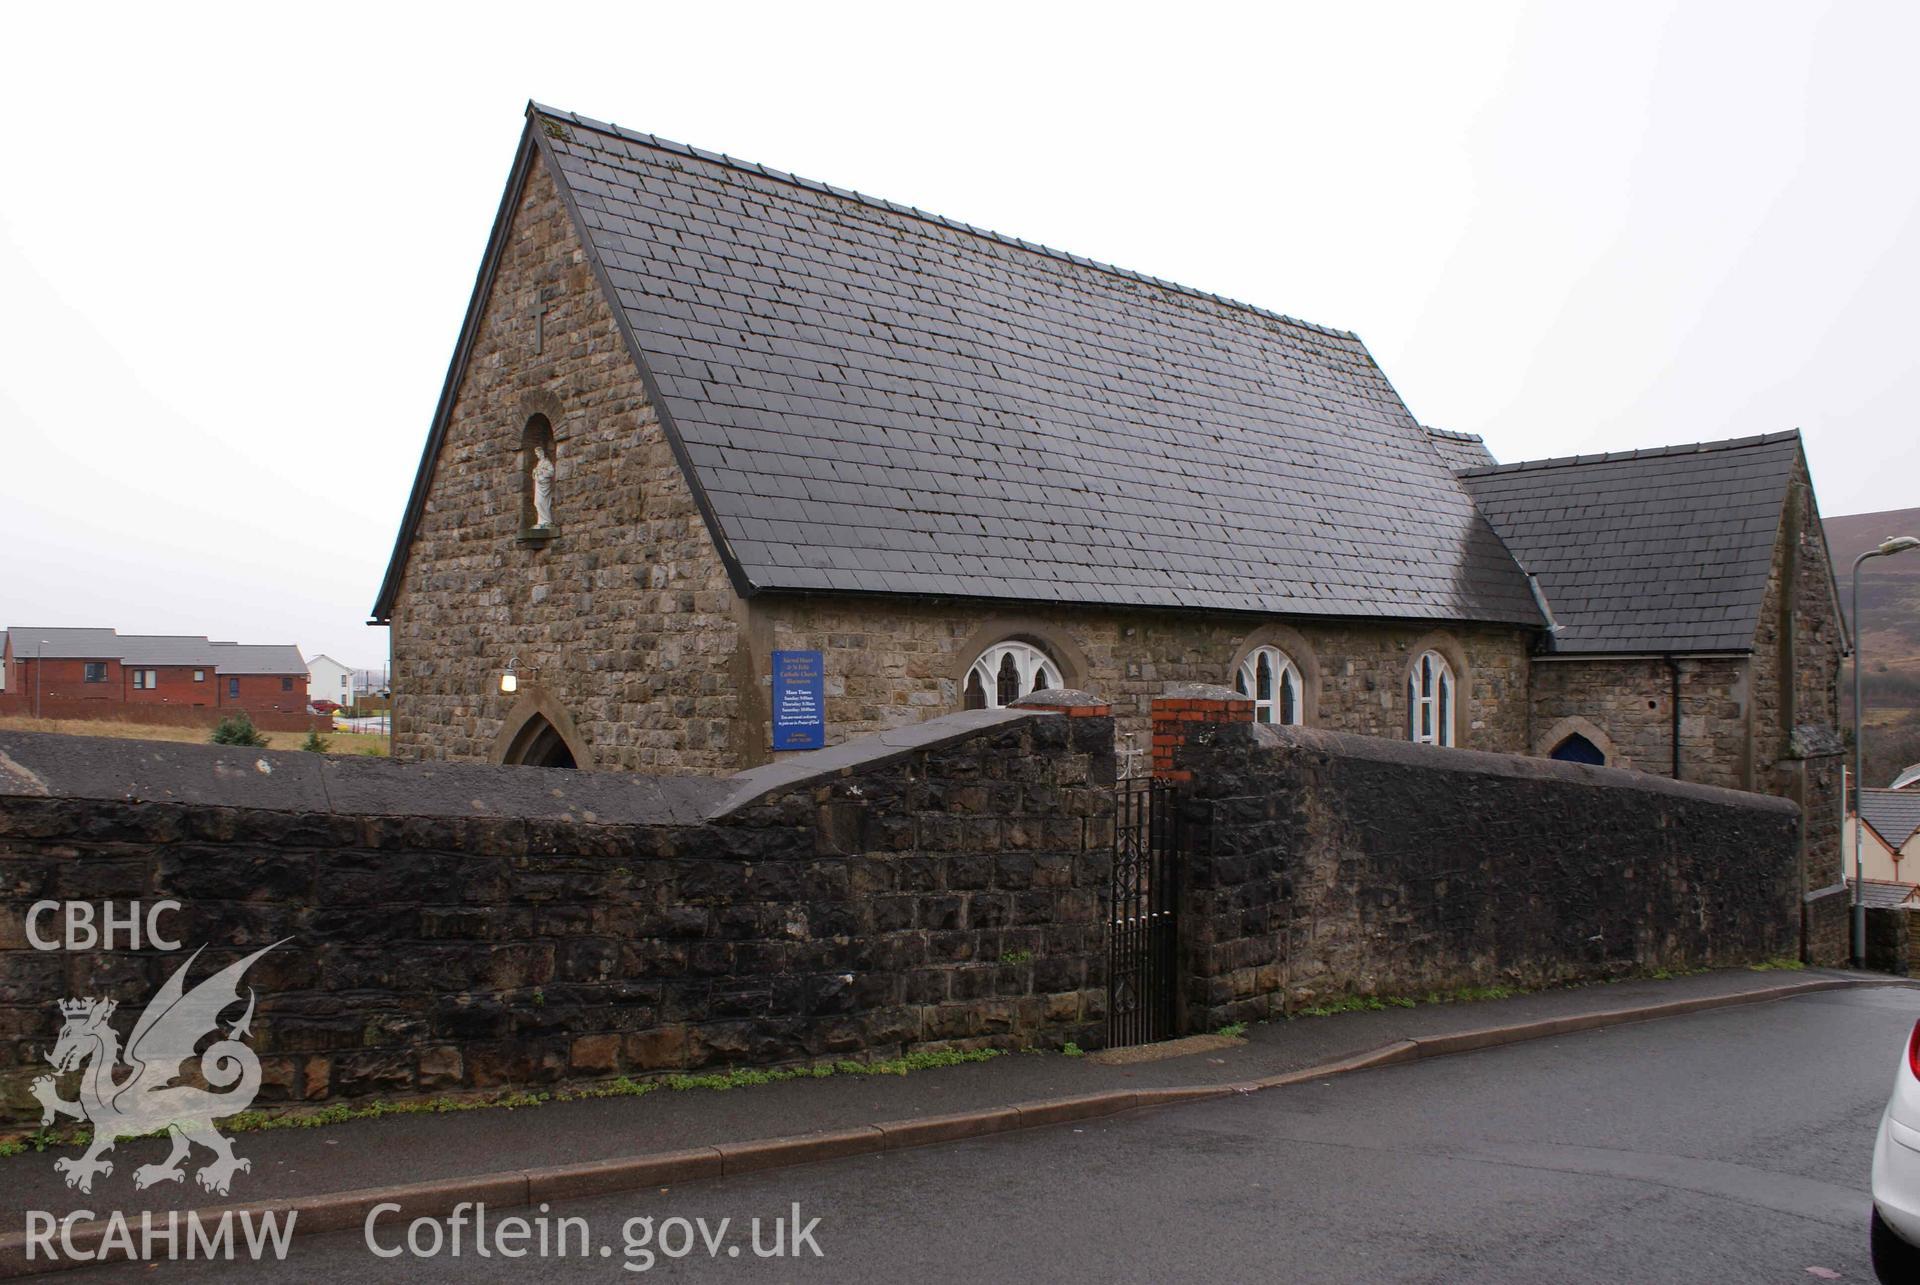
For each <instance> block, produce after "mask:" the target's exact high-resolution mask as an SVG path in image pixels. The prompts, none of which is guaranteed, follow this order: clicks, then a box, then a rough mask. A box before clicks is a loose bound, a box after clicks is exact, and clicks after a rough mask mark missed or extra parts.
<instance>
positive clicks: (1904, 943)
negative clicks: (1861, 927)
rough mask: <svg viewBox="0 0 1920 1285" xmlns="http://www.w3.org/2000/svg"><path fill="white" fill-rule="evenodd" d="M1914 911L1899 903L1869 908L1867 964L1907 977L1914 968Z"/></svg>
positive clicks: (1879, 970) (1878, 971)
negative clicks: (1898, 905)
mask: <svg viewBox="0 0 1920 1285" xmlns="http://www.w3.org/2000/svg"><path fill="white" fill-rule="evenodd" d="M1912 923H1913V912H1912V911H1910V910H1906V909H1902V908H1900V907H1897V906H1869V907H1867V961H1866V962H1867V967H1868V968H1870V969H1872V970H1873V971H1874V972H1876V973H1892V974H1894V975H1895V976H1896V977H1905V976H1907V975H1908V974H1909V973H1910V972H1911V971H1912V963H1913V957H1912V950H1911V940H1910V934H1911V931H1912V928H1911V925H1912Z"/></svg>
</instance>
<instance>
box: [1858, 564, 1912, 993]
mask: <svg viewBox="0 0 1920 1285" xmlns="http://www.w3.org/2000/svg"><path fill="white" fill-rule="evenodd" d="M1908 549H1920V538H1915V537H1914V536H1910V535H1890V536H1888V537H1887V538H1886V539H1884V540H1882V541H1881V542H1880V547H1879V548H1877V549H1868V550H1867V551H1866V552H1865V553H1863V554H1861V555H1860V556H1859V557H1857V558H1855V559H1854V560H1853V966H1854V967H1855V968H1864V967H1866V963H1867V885H1866V880H1865V878H1864V877H1863V876H1862V874H1861V861H1862V855H1861V854H1862V851H1863V849H1864V848H1865V847H1866V821H1865V820H1864V819H1863V818H1862V817H1861V815H1860V799H1861V794H1860V790H1861V787H1862V786H1863V785H1864V784H1865V782H1866V777H1865V775H1864V765H1865V762H1866V746H1865V744H1864V741H1863V729H1864V728H1865V726H1866V723H1865V720H1864V718H1863V711H1862V710H1861V708H1860V696H1861V688H1860V564H1861V563H1863V562H1865V561H1866V560H1867V559H1868V558H1886V557H1891V556H1892V555H1894V554H1896V553H1905V552H1906V551H1907V550H1908Z"/></svg>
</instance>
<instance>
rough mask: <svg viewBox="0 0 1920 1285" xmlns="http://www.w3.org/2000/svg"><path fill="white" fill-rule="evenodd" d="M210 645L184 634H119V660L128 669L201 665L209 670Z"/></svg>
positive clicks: (202, 638)
mask: <svg viewBox="0 0 1920 1285" xmlns="http://www.w3.org/2000/svg"><path fill="white" fill-rule="evenodd" d="M213 648H214V644H213V643H211V642H208V641H207V640H206V639H205V638H204V637H192V636H190V635H187V634H122V635H121V636H120V651H119V652H118V655H119V658H120V659H121V660H122V661H123V662H125V663H126V664H129V665H205V666H207V667H208V668H209V669H211V668H213V664H214V660H213Z"/></svg>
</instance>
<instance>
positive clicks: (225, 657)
mask: <svg viewBox="0 0 1920 1285" xmlns="http://www.w3.org/2000/svg"><path fill="white" fill-rule="evenodd" d="M213 663H214V664H215V665H217V666H218V667H219V669H220V672H221V673H222V674H296V675H304V674H305V673H306V672H307V662H306V661H305V660H303V659H302V658H301V656H300V649H299V648H298V647H295V646H292V645H291V644H288V645H284V646H283V645H278V644H271V643H267V644H249V643H227V642H223V643H215V644H213Z"/></svg>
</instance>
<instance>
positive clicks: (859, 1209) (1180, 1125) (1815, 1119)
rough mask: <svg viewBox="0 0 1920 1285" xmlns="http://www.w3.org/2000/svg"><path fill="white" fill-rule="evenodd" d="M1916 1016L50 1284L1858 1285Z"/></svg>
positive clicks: (1842, 1001) (1263, 1104)
mask: <svg viewBox="0 0 1920 1285" xmlns="http://www.w3.org/2000/svg"><path fill="white" fill-rule="evenodd" d="M1916 1017H1920V991H1914V990H1902V989H1891V988H1889V989H1867V990H1843V991H1831V992H1826V993H1822V994H1817V995H1812V996H1806V997H1803V998H1798V999H1793V1000H1787V1001H1783V1002H1779V1003H1771V1004H1760V1005H1753V1006H1748V1007H1740V1008H1731V1009H1724V1010H1719V1011H1715V1012H1710V1013H1704V1014H1700V1015H1697V1016H1692V1017H1684V1018H1671V1019H1666V1020H1663V1021H1657V1022H1647V1023H1641V1024H1638V1025H1632V1026H1623V1027H1616V1028H1612V1029H1609V1030H1604V1031H1596V1032H1591V1033H1587V1034H1580V1035H1572V1036H1566V1037H1562V1038H1557V1039H1551V1040H1541V1041H1535V1042H1533V1043H1528V1044H1520V1045H1515V1046H1511V1047H1508V1048H1503V1049H1496V1050H1490V1051H1487V1052H1484V1053H1477V1054H1469V1055H1464V1056H1458V1057H1449V1058H1439V1059H1434V1060H1431V1061H1425V1062H1419V1063H1414V1064H1409V1065H1404V1066H1395V1067H1387V1068H1382V1069H1379V1070H1374V1071H1367V1072H1361V1073H1358V1074H1353V1075H1348V1076H1345V1077H1342V1078H1338V1079H1333V1080H1327V1081H1321V1082H1316V1083H1310V1084H1303V1085H1299V1086H1295V1087H1291V1088H1286V1089H1279V1090H1270V1091H1268V1092H1265V1093H1260V1094H1255V1095H1250V1096H1246V1097H1241V1098H1235V1099H1230V1100H1223V1101H1214V1102H1207V1103H1201V1104H1197V1105H1194V1106H1187V1107H1178V1108H1166V1109H1159V1110H1154V1111H1145V1112H1135V1113H1132V1114H1128V1115H1124V1116H1119V1117H1112V1118H1108V1119H1104V1120H1099V1121H1094V1122H1089V1123H1085V1124H1082V1125H1072V1126H1060V1127H1057V1128H1052V1129H1045V1130H1036V1131H1031V1132H1024V1133H1017V1134H1009V1135H1002V1136H1000V1137H996V1138H987V1139H982V1140H978V1141H972V1142H966V1143H958V1144H952V1145H947V1146H939V1147H928V1148H922V1149H918V1150H912V1151H903V1152H890V1153H886V1154H881V1155H874V1156H867V1157H860V1158H856V1159H851V1160H845V1161H836V1162H832V1163H827V1164H819V1165H811V1166H805V1167H801V1168H796V1169H787V1170H781V1171H776V1172H771V1173H767V1174H761V1175H743V1176H740V1177H735V1178H728V1179H721V1180H715V1181H711V1182H702V1183H690V1184H686V1185H684V1186H681V1187H677V1188H675V1189H672V1190H658V1189H650V1190H646V1191H639V1192H631V1193H626V1194H622V1195H619V1196H614V1197H603V1198H596V1199H593V1200H585V1201H580V1202H577V1203H573V1204H569V1205H566V1206H562V1207H555V1208H553V1209H551V1210H549V1211H547V1213H546V1215H545V1219H546V1220H547V1227H548V1231H549V1242H550V1248H551V1245H552V1244H554V1243H557V1235H556V1233H555V1230H554V1229H555V1228H556V1227H557V1226H558V1223H557V1221H556V1220H558V1219H559V1218H561V1217H562V1216H569V1217H577V1218H581V1219H584V1220H586V1227H587V1229H588V1234H589V1235H590V1236H591V1237H592V1240H591V1243H590V1245H589V1246H588V1248H587V1251H586V1253H585V1255H584V1256H583V1255H582V1254H581V1252H580V1245H579V1229H578V1228H577V1227H571V1228H569V1229H568V1232H567V1236H566V1239H567V1248H568V1251H569V1252H568V1255H567V1256H566V1257H557V1256H553V1255H552V1254H551V1253H549V1256H548V1257H546V1258H540V1257H538V1256H537V1253H529V1254H528V1255H527V1256H526V1257H523V1258H517V1259H514V1258H503V1257H500V1256H498V1254H496V1255H495V1256H493V1257H489V1258H482V1257H477V1256H476V1255H475V1254H474V1252H473V1241H472V1236H473V1232H472V1228H471V1227H464V1228H462V1241H461V1248H462V1253H461V1254H460V1256H458V1257H454V1256H453V1255H452V1254H451V1253H450V1241H449V1239H448V1237H449V1232H448V1230H447V1228H446V1225H445V1224H444V1222H442V1223H440V1224H438V1225H437V1226H429V1227H423V1228H420V1229H417V1230H416V1231H415V1233H414V1234H415V1236H416V1244H417V1245H418V1246H419V1247H420V1248H421V1249H423V1250H424V1249H427V1248H429V1247H431V1246H432V1244H433V1243H434V1240H435V1238H436V1237H437V1238H438V1240H439V1243H440V1252H439V1255H438V1256H437V1257H433V1258H422V1257H417V1256H415V1255H414V1254H412V1253H410V1252H407V1251H406V1249H405V1246H406V1244H407V1237H408V1228H407V1226H406V1225H405V1224H404V1223H400V1222H387V1223H382V1224H379V1225H378V1226H377V1227H376V1229H375V1238H376V1241H377V1242H378V1243H379V1244H380V1246H381V1247H382V1248H384V1249H387V1250H396V1249H397V1250H399V1251H401V1252H400V1253H399V1255H398V1256H397V1257H393V1258H390V1259H383V1258H380V1257H376V1256H375V1255H374V1254H373V1253H372V1252H371V1251H370V1250H369V1249H368V1247H367V1244H366V1241H365V1238H364V1237H363V1236H362V1235H361V1234H360V1233H358V1232H353V1233H339V1234H333V1235H328V1236H317V1237H313V1238H310V1239H305V1240H296V1241H295V1242H294V1244H293V1248H292V1250H291V1253H290V1255H289V1257H288V1259H287V1261H286V1262H284V1263H281V1264H264V1265H257V1264H253V1263H238V1264H234V1265H231V1266H224V1265H222V1266H209V1265H206V1264H193V1265H187V1264H166V1263H163V1264H161V1265H159V1266H157V1267H133V1268H129V1267H118V1268H106V1269H93V1270H91V1271H83V1272H81V1273H78V1274H76V1275H72V1276H69V1277H68V1279H73V1280H85V1281H89V1282H96V1281H105V1280H126V1281H132V1280H140V1281H149V1282H151V1281H168V1280H186V1279H192V1280H193V1281H194V1282H196V1285H199V1283H200V1282H211V1281H243V1280H244V1281H249V1282H257V1281H268V1280H271V1281H288V1282H292V1281H314V1280H355V1281H385V1280H393V1281H400V1280H407V1281H414V1280H436V1281H437V1280H444V1281H532V1280H542V1281H545V1280H566V1281H572V1280H619V1279H634V1278H635V1277H636V1276H641V1275H644V1276H646V1277H652V1278H666V1279H672V1280H683V1279H688V1278H695V1279H701V1280H723V1281H725V1280H740V1281H756V1280H757V1281H782V1282H784V1281H788V1280H818V1281H835V1282H841V1281H846V1282H876V1283H885V1285H903V1283H908V1285H916V1283H919V1282H939V1281H967V1282H981V1281H993V1280H1032V1281H1075V1282H1077V1281H1086V1282H1100V1283H1101V1285H1108V1283H1110V1282H1116V1281H1173V1280H1206V1281H1430V1282H1455V1281H1472V1282H1475V1283H1476V1285H1482V1283H1490V1282H1528V1283H1529V1285H1531V1283H1533V1282H1542V1281H1552V1282H1556V1283H1564V1282H1579V1281H1596V1282H1597V1281H1606V1282H1618V1281H1660V1282H1691V1281H1699V1282H1740V1283H1742V1285H1747V1283H1751V1282H1769V1281H1777V1282H1783V1283H1785V1282H1799V1283H1801V1285H1805V1283H1807V1282H1813V1281H1820V1280H1834V1279H1838V1280H1844V1281H1869V1280H1871V1279H1872V1276H1871V1271H1870V1268H1869V1266H1868V1262H1867V1236H1866V1221H1867V1195H1866V1183H1867V1170H1868V1161H1869V1157H1870V1155H1871V1152H1872V1145H1873V1132H1874V1127H1875V1124H1876V1122H1877V1120H1878V1117H1879V1113H1880V1110H1881V1108H1882V1107H1883V1106H1884V1104H1885V1100H1886V1094H1887V1091H1888V1089H1889V1087H1890V1086H1891V1083H1892V1074H1893V1068H1894V1065H1895V1061H1896V1059H1897V1058H1898V1056H1899V1055H1900V1050H1901V1049H1902V1047H1903V1045H1904V1041H1905V1039H1906V1036H1907V1033H1908V1032H1909V1031H1910V1030H1911V1029H1912V1026H1913V1023H1914V1020H1915V1019H1916ZM748 1091H749V1092H750V1091H751V1090H748ZM485 1121H486V1117H485V1115H476V1116H475V1117H474V1119H473V1127H475V1128H484V1127H486V1125H485ZM512 1159H513V1158H512V1157H511V1156H504V1155H503V1156H501V1157H500V1167H502V1168H505V1167H508V1166H509V1165H511V1163H512ZM796 1205H797V1206H798V1208H799V1211H800V1218H799V1223H800V1225H801V1226H803V1227H807V1230H808V1231H809V1237H808V1238H807V1239H806V1240H804V1241H803V1242H802V1243H801V1245H800V1247H799V1250H800V1254H801V1256H800V1257H799V1258H794V1257H791V1256H783V1257H778V1258H774V1257H767V1258H762V1257H758V1256H756V1254H755V1248H756V1246H755V1243H754V1240H753V1236H752V1223H751V1220H752V1219H753V1218H755V1217H758V1218H759V1219H760V1220H761V1226H760V1228H759V1244H758V1248H759V1249H760V1250H763V1251H765V1250H770V1249H772V1248H773V1244H774V1242H773V1234H774V1226H775V1224H774V1219H775V1217H776V1216H781V1217H782V1219H783V1223H782V1225H781V1226H780V1229H779V1230H780V1233H781V1239H782V1242H783V1243H782V1246H781V1247H782V1249H783V1250H787V1251H791V1250H793V1249H794V1245H793V1242H792V1239H791V1234H792V1226H791V1223H792V1211H793V1208H794V1206H796ZM515 1215H518V1216H522V1217H528V1216H532V1217H533V1218H534V1219H535V1220H536V1225H530V1227H529V1231H530V1233H531V1235H530V1237H529V1239H528V1240H527V1241H526V1242H525V1244H526V1245H527V1246H529V1247H534V1246H536V1245H537V1234H538V1232H537V1220H538V1219H539V1217H540V1216H539V1215H538V1213H537V1211H529V1210H497V1211H489V1215H488V1217H489V1221H490V1224H491V1226H492V1228H493V1230H492V1231H490V1232H489V1235H490V1236H491V1235H495V1234H497V1230H498V1222H499V1220H500V1219H502V1218H507V1217H512V1216H515ZM635 1219H651V1220H652V1221H651V1222H650V1223H641V1222H631V1221H630V1220H635ZM676 1219H678V1220H684V1222H681V1223H676V1222H673V1221H672V1220H676ZM697 1219H704V1220H705V1230H706V1233H707V1235H708V1236H711V1237H712V1238H713V1240H712V1244H713V1248H712V1249H709V1247H708V1243H707V1241H706V1240H704V1239H703V1238H702V1235H701V1229H700V1227H699V1225H698V1224H696V1223H695V1221H694V1220H697ZM721 1219H728V1220H729V1222H728V1224H727V1226H726V1228H725V1229H724V1230H722V1229H721V1228H720V1227H719V1226H718V1224H719V1221H720V1220H721ZM815 1219H817V1220H818V1221H817V1222H813V1221H812V1220H815ZM503 1243H504V1244H505V1246H506V1247H507V1248H514V1247H515V1242H513V1241H512V1240H508V1241H506V1242H500V1241H498V1240H495V1241H494V1242H493V1244H494V1246H495V1248H496V1249H497V1248H499V1247H500V1246H501V1245H502V1244H503ZM816 1246H817V1248H818V1251H819V1256H818V1257H816V1256H815V1254H814V1252H813V1250H814V1247H816ZM683 1248H684V1249H685V1251H686V1252H685V1255H684V1256H683V1257H670V1256H669V1253H671V1252H676V1251H681V1250H682V1249H683ZM603 1249H604V1250H605V1251H607V1252H606V1253H604V1254H603V1253H602V1250H603ZM643 1266H644V1267H646V1268H647V1270H646V1271H645V1272H644V1273H642V1272H640V1271H638V1270H637V1269H639V1268H641V1267H643Z"/></svg>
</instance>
